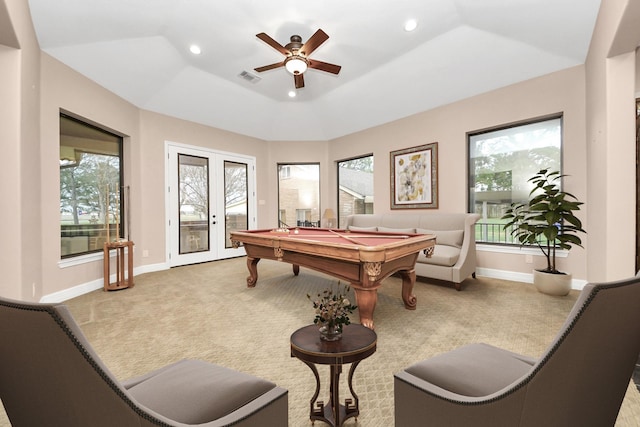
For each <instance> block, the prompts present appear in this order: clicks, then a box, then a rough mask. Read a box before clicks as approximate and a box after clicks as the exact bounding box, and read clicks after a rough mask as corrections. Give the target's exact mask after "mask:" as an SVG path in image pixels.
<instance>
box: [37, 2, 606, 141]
mask: <svg viewBox="0 0 640 427" xmlns="http://www.w3.org/2000/svg"><path fill="white" fill-rule="evenodd" d="M29 5H30V7H31V12H32V16H33V22H34V26H35V30H36V34H37V37H38V40H39V43H40V46H41V48H42V50H43V51H45V52H46V53H48V54H49V55H51V56H53V57H55V58H57V59H58V60H60V61H61V62H63V63H65V64H67V65H68V66H70V67H71V68H73V69H75V70H77V71H78V72H80V73H81V74H83V75H85V76H87V77H88V78H90V79H92V80H94V81H95V82H97V83H98V84H100V85H101V86H103V87H105V88H107V89H109V90H110V91H112V92H114V93H116V94H117V95H119V96H121V97H122V98H124V99H126V100H128V101H129V102H131V103H133V104H135V105H136V106H138V107H139V108H142V109H145V110H149V111H154V112H158V113H163V114H167V115H170V116H174V117H178V118H181V119H186V120H190V121H193V122H197V123H201V124H205V125H209V126H213V127H216V128H220V129H225V130H229V131H232V132H237V133H240V134H244V135H248V136H252V137H256V138H260V139H263V140H282V141H298V140H300V141H313V140H330V139H334V138H337V137H340V136H343V135H347V134H350V133H353V132H357V131H360V130H362V129H366V128H370V127H373V126H376V125H380V124H383V123H388V122H390V121H393V120H397V119H399V118H402V117H406V116H409V115H412V114H415V113H419V112H422V111H426V110H429V109H432V108H435V107H438V106H440V105H444V104H448V103H451V102H455V101H457V100H460V99H464V98H468V97H470V96H473V95H477V94H480V93H483V92H487V91H490V90H493V89H496V88H499V87H503V86H507V85H510V84H513V83H517V82H520V81H523V80H527V79H530V78H533V77H537V76H540V75H544V74H548V73H551V72H554V71H557V70H561V69H564V68H568V67H572V66H575V65H579V64H582V63H584V61H585V58H586V54H587V51H588V48H589V43H590V40H591V35H592V32H593V28H594V25H595V20H596V16H597V13H598V9H599V7H600V0H394V1H391V0H387V1H383V0H348V1H345V0H322V1H311V0H268V1H267V0H264V1H257V0H58V1H51V0H29ZM411 18H413V19H415V20H416V21H417V24H418V25H417V28H416V29H415V30H414V31H411V32H408V31H405V30H404V28H403V25H404V23H405V21H407V20H408V19H411ZM318 29H322V30H323V31H324V32H326V33H327V34H328V35H329V39H328V40H327V41H326V42H325V43H323V44H322V45H320V46H319V47H318V48H317V49H316V50H315V51H314V52H313V54H312V55H311V58H313V59H317V60H321V61H325V62H328V63H332V64H338V65H341V66H342V69H341V71H340V73H339V74H338V75H333V74H329V73H326V72H322V71H318V70H313V69H311V70H308V71H307V72H305V74H304V80H305V87H304V88H301V89H297V90H296V89H295V87H294V79H293V76H292V75H291V74H289V73H288V72H287V71H285V69H284V68H278V69H274V70H270V71H265V72H262V73H257V72H255V71H254V68H256V67H260V66H263V65H267V64H272V63H275V62H278V61H282V60H283V59H284V57H283V56H282V54H281V53H279V52H278V51H277V50H275V49H274V48H272V47H270V46H269V45H267V44H265V43H264V42H263V41H261V40H260V39H258V38H257V37H256V34H258V33H261V32H265V33H267V34H268V35H270V36H271V37H272V38H273V39H275V40H276V41H278V42H279V43H280V44H281V45H285V44H287V43H288V42H289V39H290V37H291V36H292V35H294V34H296V35H300V36H301V37H302V40H303V42H304V41H306V40H307V39H308V38H309V37H311V35H312V34H313V33H314V32H315V31H316V30H318ZM194 44H196V45H198V46H199V47H200V49H201V53H200V54H199V55H194V54H192V53H191V52H190V50H189V49H190V46H191V45H194ZM243 72H247V73H249V74H250V75H253V76H256V77H258V78H257V79H254V80H253V81H249V80H248V79H246V78H243V77H242V76H241V74H243ZM291 91H293V92H294V93H295V94H296V96H295V97H290V96H289V92H291Z"/></svg>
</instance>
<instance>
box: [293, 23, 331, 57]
mask: <svg viewBox="0 0 640 427" xmlns="http://www.w3.org/2000/svg"><path fill="white" fill-rule="evenodd" d="M328 38H329V36H328V35H327V33H325V32H324V31H322V30H320V29H319V30H318V31H316V32H315V33H314V34H313V35H312V36H311V37H310V38H309V40H307V42H306V43H305V44H303V45H302V47H301V48H300V51H299V52H301V53H302V54H303V55H305V56H306V57H309V55H311V52H313V51H314V50H316V49H317V48H318V46H320V45H321V44H322V43H324V42H325V41H327V39H328Z"/></svg>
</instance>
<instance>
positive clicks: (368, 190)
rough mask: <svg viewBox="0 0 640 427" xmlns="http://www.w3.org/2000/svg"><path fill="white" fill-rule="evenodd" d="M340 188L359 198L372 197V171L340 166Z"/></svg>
mask: <svg viewBox="0 0 640 427" xmlns="http://www.w3.org/2000/svg"><path fill="white" fill-rule="evenodd" d="M339 175H340V189H341V190H343V191H346V192H348V193H350V194H352V195H353V196H354V197H357V198H359V199H366V198H368V199H372V198H373V173H372V172H363V171H359V170H355V169H348V168H340V171H339Z"/></svg>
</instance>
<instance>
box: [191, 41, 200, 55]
mask: <svg viewBox="0 0 640 427" xmlns="http://www.w3.org/2000/svg"><path fill="white" fill-rule="evenodd" d="M189 50H190V51H191V53H193V54H194V55H200V54H201V53H202V49H200V46H198V45H195V44H192V45H191V46H190V47H189Z"/></svg>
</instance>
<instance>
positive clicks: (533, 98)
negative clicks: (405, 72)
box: [0, 0, 640, 299]
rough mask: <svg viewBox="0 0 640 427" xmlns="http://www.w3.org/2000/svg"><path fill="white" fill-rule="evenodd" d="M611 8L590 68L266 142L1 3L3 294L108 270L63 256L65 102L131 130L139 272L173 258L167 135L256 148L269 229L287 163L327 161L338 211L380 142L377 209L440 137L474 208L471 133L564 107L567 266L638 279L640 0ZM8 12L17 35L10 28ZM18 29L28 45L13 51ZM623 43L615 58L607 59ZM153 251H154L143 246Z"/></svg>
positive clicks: (442, 192) (451, 201)
mask: <svg viewBox="0 0 640 427" xmlns="http://www.w3.org/2000/svg"><path fill="white" fill-rule="evenodd" d="M636 3H638V2H636ZM2 6H5V8H6V10H5V9H4V8H3V7H2ZM602 9H603V10H602V13H601V15H600V17H599V20H598V27H597V29H596V32H595V40H594V42H593V44H592V47H591V51H590V54H589V58H588V61H587V63H586V64H585V65H584V66H578V67H574V68H571V69H567V70H564V71H561V72H557V73H553V74H550V75H547V76H543V77H540V78H537V79H533V80H529V81H526V82H523V83H519V84H516V85H513V86H509V87H506V88H503V89H499V90H496V91H493V92H490V93H486V94H482V95H479V96H476V97H473V98H469V99H466V100H463V101H460V102H457V103H454V104H450V105H446V106H443V107H440V108H437V109H434V110H431V111H427V112H424V113H420V114H417V115H414V116H411V117H407V118H405V119H402V120H398V121H395V122H393V123H388V124H386V125H383V126H378V127H375V128H372V129H368V130H365V131H362V132H358V133H356V134H353V135H348V136H345V137H342V138H338V139H336V140H332V141H328V142H326V141H316V142H281V141H270V142H266V141H261V140H257V139H255V138H250V137H245V136H241V135H237V134H233V133H229V132H226V131H222V130H219V129H213V128H210V127H206V126H202V125H198V124H194V123H190V122H186V121H183V120H179V119H174V118H170V117H166V116H163V115H159V114H156V113H152V112H148V111H141V110H139V109H138V108H136V107H134V106H133V105H131V104H129V103H128V102H126V101H124V100H122V99H121V98H118V97H117V96H115V95H114V94H112V93H110V92H108V91H106V90H105V89H103V88H101V87H100V86H98V85H97V84H95V83H94V82H92V81H89V80H88V79H86V78H84V77H82V76H81V75H79V74H77V73H76V72H74V71H73V70H71V69H69V68H68V67H66V66H64V65H63V64H61V63H59V62H58V61H56V60H54V59H53V58H51V57H49V56H48V55H46V54H40V52H39V49H37V45H36V42H35V36H34V34H33V28H32V26H31V22H30V19H29V17H28V7H27V2H26V1H11V2H7V0H0V25H2V27H3V31H0V96H1V98H2V99H3V103H2V105H0V113H1V114H0V118H1V120H2V126H0V139H1V140H2V141H3V144H4V145H5V146H4V147H3V154H4V156H5V160H6V161H5V165H4V167H3V168H0V170H1V171H2V172H0V174H2V176H1V178H2V179H1V180H0V186H2V190H3V192H2V193H3V195H4V196H5V200H15V203H14V204H12V206H11V208H10V209H1V210H0V211H1V212H2V213H0V215H2V216H1V218H2V220H3V221H2V224H5V225H7V224H11V226H8V227H6V229H7V230H6V231H5V234H4V237H5V238H6V239H8V241H11V242H12V245H11V247H10V248H9V247H6V246H5V247H3V252H2V257H0V259H1V261H0V267H2V269H3V279H2V281H1V282H0V294H2V295H5V296H10V297H15V298H22V299H40V298H42V297H43V296H46V295H50V294H53V293H56V292H59V291H63V290H65V289H68V288H71V287H74V286H77V285H83V284H86V283H90V282H95V281H99V280H101V278H102V262H101V261H95V262H90V263H86V264H80V265H77V266H73V267H67V268H60V266H59V257H60V241H59V228H58V223H59V209H58V207H59V170H58V169H59V168H58V161H57V157H58V144H59V142H58V133H59V130H58V114H59V111H60V109H63V110H65V111H68V112H70V113H73V114H76V115H78V116H80V117H82V118H84V119H87V120H90V121H94V122H95V123H97V124H100V125H101V126H106V127H108V128H110V129H112V130H114V131H116V132H118V133H121V134H123V135H124V136H125V162H126V163H125V181H126V184H128V185H130V186H131V202H132V205H131V220H132V221H131V237H132V239H133V240H134V241H135V242H136V254H135V267H136V269H137V270H138V271H144V270H145V268H150V266H163V265H166V259H165V249H166V242H165V237H164V234H165V229H166V227H165V224H166V219H165V213H164V195H165V189H164V182H165V181H164V174H165V171H164V165H165V162H164V152H165V142H166V141H172V142H177V143H182V144H187V145H195V146H203V147H208V148H212V149H215V150H219V151H227V152H235V153H239V154H245V155H251V156H255V157H256V169H257V171H256V174H257V176H256V181H257V189H256V190H257V199H258V201H259V203H258V207H257V208H258V226H259V227H273V226H275V225H276V224H277V170H276V165H277V163H286V162H292V163H293V162H320V165H321V167H320V174H321V199H320V202H321V209H325V208H327V207H332V208H334V209H335V207H336V197H337V195H336V194H337V191H336V188H337V187H336V171H335V161H337V160H342V159H346V158H350V157H354V156H360V155H364V154H369V153H373V154H374V157H375V169H376V174H375V178H374V185H375V197H376V200H375V211H376V212H379V213H384V212H390V208H389V204H390V203H389V202H390V195H389V179H390V177H389V174H390V171H389V152H390V151H392V150H397V149H401V148H407V147H412V146H417V145H422V144H426V143H431V142H434V141H437V142H438V144H439V145H438V148H439V159H438V166H439V168H438V171H439V174H438V181H439V209H438V210H439V211H441V212H464V211H466V209H467V200H466V197H467V196H466V186H467V172H466V165H467V163H466V159H467V147H466V133H467V132H469V131H474V130H479V129H483V128H487V127H492V126H497V125H500V124H506V123H511V122H516V121H520V120H526V119H531V118H533V117H539V116H545V115H548V114H553V113H557V112H562V113H563V114H564V136H563V137H564V145H563V157H564V168H565V172H566V173H567V174H569V175H570V177H569V178H568V179H567V180H566V181H565V185H566V188H567V190H569V191H571V192H572V193H574V194H576V195H577V196H578V197H579V198H580V199H581V200H583V201H585V202H586V205H585V209H584V211H583V212H582V219H583V220H584V222H585V227H586V228H587V230H588V231H589V235H588V238H587V239H586V242H585V243H586V244H585V247H586V249H585V250H583V249H580V248H577V249H574V250H573V251H571V252H570V254H569V256H568V257H567V258H563V259H561V260H560V265H559V267H560V268H561V269H563V270H569V271H571V272H572V273H573V274H574V277H575V278H577V279H581V280H608V279H612V278H617V277H622V276H628V275H630V274H632V273H633V270H634V269H635V266H634V261H633V254H634V253H635V247H634V244H635V234H634V230H635V227H634V225H635V219H634V218H635V216H634V215H635V194H634V189H635V160H634V159H635V144H634V143H633V142H632V138H630V136H631V135H630V132H631V131H630V128H631V127H632V126H633V122H632V121H631V120H630V119H628V117H631V115H630V114H629V113H628V112H627V110H626V105H629V102H630V100H631V99H632V98H633V95H634V93H635V92H636V91H637V90H638V87H637V85H636V83H635V82H636V79H637V78H638V72H637V71H636V70H635V64H636V61H637V58H636V57H635V53H634V48H635V46H633V40H635V41H636V42H637V41H639V40H640V36H639V35H638V34H636V33H637V32H638V31H639V30H636V29H635V28H636V27H640V26H637V25H636V26H633V25H629V24H628V23H626V22H627V21H628V18H625V17H628V16H629V15H628V14H631V16H635V14H636V13H637V9H638V8H637V7H636V6H632V5H631V3H630V2H627V1H626V0H604V2H603V7H602ZM7 22H10V23H11V26H12V27H13V29H14V31H13V32H12V31H8V30H7V29H6V28H7V27H6V26H5V25H4V24H6V23H7ZM634 22H640V19H637V20H635V21H634ZM634 32H635V33H634ZM622 33H624V35H625V37H623V36H622V35H621V34H622ZM630 33H631V34H630ZM7 34H8V35H7ZM12 35H13V36H16V37H12ZM15 40H18V41H19V43H20V48H21V49H16V46H15ZM629 40H631V41H629ZM614 45H615V49H616V50H615V55H614V56H613V57H610V50H611V47H612V46H614ZM419 96H429V94H428V93H426V94H419ZM587 106H588V108H587ZM629 108H632V107H629ZM5 141H7V143H6V144H5V143H4V142H5ZM38 166H39V167H38ZM394 212H396V211H394ZM401 212H404V211H401ZM620 224H623V227H624V229H623V230H622V232H621V226H620ZM143 250H146V251H148V253H149V256H148V257H145V258H142V257H141V254H142V252H143ZM539 258H540V257H535V261H534V264H533V265H532V264H526V263H525V259H524V256H522V255H519V254H497V253H492V252H485V251H481V252H480V253H479V255H478V261H479V266H480V267H481V268H484V269H487V270H502V271H506V272H516V273H517V272H520V273H529V272H530V271H531V269H532V268H533V267H537V266H539V265H540V264H541V262H542V259H539ZM154 268H155V267H154Z"/></svg>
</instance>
